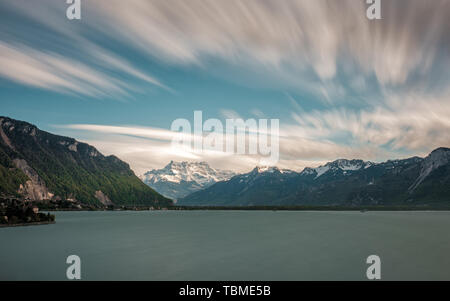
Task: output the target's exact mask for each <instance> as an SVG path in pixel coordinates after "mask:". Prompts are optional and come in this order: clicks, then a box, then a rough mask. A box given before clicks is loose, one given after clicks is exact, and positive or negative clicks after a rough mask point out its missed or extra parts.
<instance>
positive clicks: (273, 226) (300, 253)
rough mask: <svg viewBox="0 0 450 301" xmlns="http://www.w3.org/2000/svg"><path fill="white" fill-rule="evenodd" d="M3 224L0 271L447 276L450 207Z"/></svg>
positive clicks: (61, 217) (123, 215) (24, 274)
mask: <svg viewBox="0 0 450 301" xmlns="http://www.w3.org/2000/svg"><path fill="white" fill-rule="evenodd" d="M56 220H57V223H56V224H54V225H45V226H30V227H17V228H0V280H64V279H65V277H66V268H67V266H68V265H67V264H66V262H65V261H66V258H67V256H69V255H72V254H76V255H78V256H80V258H81V270H82V271H81V274H82V278H83V279H84V280H364V279H366V269H367V267H368V265H367V264H366V262H365V261H366V258H367V257H368V256H369V255H372V254H376V255H378V256H380V258H381V276H382V279H384V280H450V212H366V213H360V212H286V211H277V212H273V211H164V212H162V211H161V212H159V211H158V212H59V213H56Z"/></svg>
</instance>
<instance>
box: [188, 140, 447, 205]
mask: <svg viewBox="0 0 450 301" xmlns="http://www.w3.org/2000/svg"><path fill="white" fill-rule="evenodd" d="M179 203H180V204H181V205H190V206H198V205H208V206H249V205H251V206H255V205H258V206H259V205H310V206H320V205H328V206H340V205H347V206H352V205H371V206H372V205H386V206H387V205H408V206H410V205H416V206H427V205H428V204H434V205H436V204H438V205H442V206H444V205H446V206H448V205H450V149H448V148H439V149H437V150H435V151H433V152H432V153H431V154H430V155H429V156H427V157H426V158H419V157H412V158H408V159H402V160H389V161H386V162H383V163H372V162H366V161H362V160H345V159H340V160H336V161H333V162H329V163H327V164H325V165H323V166H320V167H317V168H305V169H304V170H303V171H302V172H300V173H298V172H295V171H289V170H280V169H278V168H276V167H269V168H268V167H256V168H255V169H253V170H252V171H251V172H249V173H246V174H241V175H237V176H234V177H233V178H231V179H230V180H228V181H223V182H220V183H216V184H214V185H212V186H210V187H208V188H206V189H203V190H200V191H197V192H194V193H192V194H190V195H188V196H186V197H184V198H182V199H180V201H179ZM424 208H425V207H424Z"/></svg>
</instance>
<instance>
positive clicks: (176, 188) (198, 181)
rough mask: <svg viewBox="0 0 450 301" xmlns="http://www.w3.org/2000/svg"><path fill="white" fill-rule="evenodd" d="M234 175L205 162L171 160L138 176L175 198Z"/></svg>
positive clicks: (167, 195) (162, 192) (157, 189)
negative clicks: (163, 165)
mask: <svg viewBox="0 0 450 301" xmlns="http://www.w3.org/2000/svg"><path fill="white" fill-rule="evenodd" d="M234 175H235V173H234V172H232V171H228V170H218V169H214V168H212V167H211V166H209V165H208V163H206V162H174V161H171V162H170V163H169V164H167V165H166V166H165V167H164V168H162V169H154V170H151V171H148V172H146V173H145V174H143V175H142V176H141V177H140V178H141V180H142V181H143V182H144V183H145V184H147V185H149V186H150V187H152V188H153V189H155V190H156V191H158V192H159V193H161V194H162V195H164V196H166V197H168V198H171V199H174V200H177V199H179V198H182V197H184V196H186V195H188V194H190V193H192V192H195V191H197V190H200V189H204V188H206V187H209V186H211V185H212V184H214V183H217V182H220V181H225V180H228V179H230V178H231V177H232V176H234Z"/></svg>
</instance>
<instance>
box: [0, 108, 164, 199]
mask: <svg viewBox="0 0 450 301" xmlns="http://www.w3.org/2000/svg"><path fill="white" fill-rule="evenodd" d="M0 195H15V196H21V197H23V198H28V199H31V200H46V199H65V200H77V201H80V202H83V203H87V204H101V203H102V204H104V205H110V204H115V205H160V206H167V205H169V204H171V201H170V200H169V199H167V198H165V197H163V196H162V195H160V194H158V193H157V192H155V191H154V190H152V189H151V188H149V187H148V186H146V185H145V184H143V183H142V182H141V181H140V180H139V178H138V177H136V176H135V174H134V173H133V171H132V170H131V169H130V168H129V166H128V164H127V163H125V162H123V161H121V160H119V159H118V158H117V157H115V156H107V157H105V156H103V155H102V154H101V153H100V152H98V151H97V150H96V149H95V148H94V147H92V146H90V145H88V144H85V143H80V142H78V141H76V140H75V139H72V138H67V137H61V136H56V135H53V134H50V133H47V132H44V131H41V130H39V129H38V128H37V127H36V126H34V125H31V124H29V123H26V122H23V121H17V120H14V119H10V118H7V117H0Z"/></svg>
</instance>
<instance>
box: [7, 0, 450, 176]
mask: <svg viewBox="0 0 450 301" xmlns="http://www.w3.org/2000/svg"><path fill="white" fill-rule="evenodd" d="M66 8H67V5H66V3H65V1H61V2H60V3H59V2H58V4H55V1H53V0H41V1H39V5H30V3H29V1H24V0H15V1H9V2H7V3H6V2H5V3H0V9H1V11H2V12H10V13H14V14H16V15H17V16H16V17H23V19H24V20H25V21H24V23H23V24H22V25H21V26H18V25H17V22H16V23H14V22H12V21H11V20H10V19H9V18H6V17H7V16H6V13H5V18H4V20H5V21H4V22H5V24H14V25H16V26H10V27H7V26H5V27H2V29H0V76H1V77H4V78H7V79H9V80H12V81H15V82H18V83H21V84H25V85H29V86H35V87H39V88H43V89H49V90H53V91H58V92H65V93H74V94H81V95H85V96H91V97H113V98H120V97H126V96H127V95H129V94H133V93H139V91H140V90H141V89H142V87H145V86H146V85H148V84H149V85H150V86H151V87H158V88H160V89H164V90H165V92H167V91H171V88H172V87H170V88H169V87H167V86H165V85H164V84H163V83H161V82H160V81H159V80H158V79H157V78H155V77H154V76H152V75H151V73H152V70H150V69H151V68H149V67H148V66H145V67H147V68H145V67H144V66H141V65H139V64H137V66H139V68H137V67H136V66H135V64H136V62H141V61H145V62H156V63H158V64H161V65H164V66H170V68H171V67H173V66H175V67H176V68H179V69H177V70H183V71H185V70H187V71H192V70H196V71H198V70H201V72H203V73H204V74H206V75H213V76H217V77H221V78H222V77H223V78H226V79H228V80H230V81H233V82H237V83H239V85H244V86H245V85H249V86H251V85H253V84H254V82H258V84H259V86H258V87H263V88H267V87H269V88H270V89H272V90H274V91H280V95H282V96H281V97H280V98H283V97H284V96H287V97H286V98H288V99H289V100H290V102H291V104H292V105H293V109H294V111H293V113H292V114H291V116H290V117H289V118H285V119H283V120H282V126H281V133H280V150H281V158H280V163H279V165H280V166H281V167H289V168H294V169H301V168H302V167H304V166H315V165H317V164H320V163H322V162H323V161H327V160H332V159H336V158H338V157H341V158H342V157H346V158H355V157H357V158H362V159H369V160H384V159H386V158H392V157H396V156H397V155H398V156H406V155H409V154H426V153H427V152H429V151H430V150H432V149H433V148H435V147H439V146H450V134H449V133H450V131H449V130H450V124H449V123H450V121H449V120H450V118H449V117H448V116H450V89H449V85H450V76H449V71H448V70H450V35H449V32H450V0H433V1H424V0H396V1H382V20H374V21H370V20H368V19H367V18H366V9H367V4H366V1H365V0H281V1H273V0H226V1H225V0H213V1H207V0H189V1H186V0H151V1H144V0H127V1H123V0H91V1H89V0H85V1H83V2H82V10H83V14H82V20H81V21H80V22H78V23H74V22H68V21H67V20H66V19H65V9H66ZM27 24H28V25H27ZM30 24H32V25H30ZM35 24H36V25H38V26H41V27H42V28H45V30H41V31H38V32H41V33H42V32H45V33H46V34H45V35H42V37H41V36H39V38H36V37H35V36H33V31H32V30H31V28H32V27H33V26H34V25H35ZM27 26H28V27H27ZM23 27H26V29H27V30H22V29H23ZM15 28H18V29H17V30H16V29H15ZM55 40H56V41H58V43H55ZM109 45H115V46H116V47H108V46H109ZM117 45H119V46H117ZM119 50H120V51H119ZM134 55H139V58H140V59H139V60H137V61H133V57H134ZM130 62H133V63H134V64H132V63H130ZM149 66H151V64H149ZM141 67H142V69H141ZM168 86H171V85H170V83H168ZM173 88H174V89H175V90H177V87H173ZM283 92H285V93H284V94H283ZM291 94H292V95H296V94H298V95H307V96H305V98H308V100H307V101H310V102H311V103H314V104H310V105H309V106H308V108H307V109H304V108H303V107H301V106H300V104H305V102H306V101H303V102H301V101H299V102H297V101H296V100H294V98H293V97H291V96H290V95H291ZM283 95H284V96H283ZM281 101H284V100H281ZM227 105H228V104H226V103H224V104H220V106H221V107H223V108H225V109H223V110H222V111H220V112H218V115H222V116H218V117H225V118H238V117H239V116H244V114H246V113H250V114H251V115H252V116H257V117H258V118H261V117H264V116H270V114H268V115H267V113H270V112H267V111H266V110H265V108H264V107H261V108H254V109H250V108H246V110H250V112H243V108H240V107H227ZM243 107H244V106H243ZM194 109H195V108H193V110H194ZM71 129H72V130H78V131H84V132H90V133H97V134H98V136H97V137H96V138H93V139H90V140H89V142H92V143H93V144H94V145H96V146H98V147H99V149H100V150H102V151H104V152H105V153H116V154H118V155H121V156H122V158H123V159H125V160H127V161H129V162H130V163H131V164H132V166H134V167H135V168H136V169H138V170H142V169H144V165H145V169H148V168H149V167H160V166H161V165H162V164H164V163H165V162H166V161H169V160H171V159H177V158H180V159H182V158H185V159H190V160H197V159H199V160H209V161H210V162H212V161H214V162H215V165H216V166H217V167H221V166H224V167H229V166H228V165H230V166H231V165H233V166H238V167H237V168H251V167H252V166H253V165H256V164H257V163H258V162H259V161H258V160H259V158H256V157H252V156H232V155H230V154H227V153H208V154H206V153H202V154H199V153H196V152H191V151H186V150H179V149H174V148H172V147H171V146H170V144H169V141H170V139H171V137H172V136H173V133H172V132H170V131H169V130H168V129H159V128H141V127H112V126H94V125H72V126H71Z"/></svg>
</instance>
